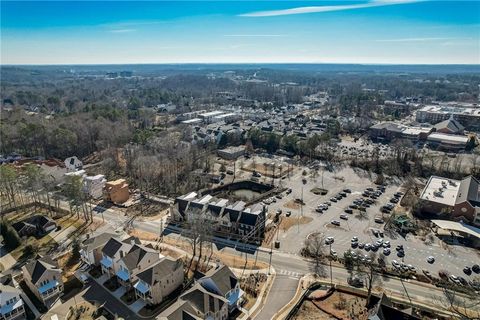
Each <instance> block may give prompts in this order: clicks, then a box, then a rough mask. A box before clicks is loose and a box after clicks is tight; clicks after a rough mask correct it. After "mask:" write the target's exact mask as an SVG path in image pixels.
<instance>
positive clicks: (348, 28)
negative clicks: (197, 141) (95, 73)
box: [0, 0, 480, 65]
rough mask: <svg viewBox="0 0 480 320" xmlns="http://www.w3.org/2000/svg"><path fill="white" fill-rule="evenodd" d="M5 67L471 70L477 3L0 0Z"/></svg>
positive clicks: (476, 45)
mask: <svg viewBox="0 0 480 320" xmlns="http://www.w3.org/2000/svg"><path fill="white" fill-rule="evenodd" d="M0 4H1V22H0V23H1V29H0V32H1V34H0V44H1V58H0V62H1V64H2V65H5V64H123V63H128V64H131V63H361V64H480V0H470V1H461V0H458V1H432V0H423V1H422V0H361V1H339V0H337V1H283V0H278V1H263V0H257V1H231V0H224V1H216V2H212V1H201V0H197V1H145V2H139V1H135V2H130V1H51V2H43V1H4V0H1V3H0Z"/></svg>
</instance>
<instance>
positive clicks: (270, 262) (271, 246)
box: [268, 243, 273, 275]
mask: <svg viewBox="0 0 480 320" xmlns="http://www.w3.org/2000/svg"><path fill="white" fill-rule="evenodd" d="M272 255H273V243H272V244H271V245H270V259H269V261H268V275H270V274H271V267H272Z"/></svg>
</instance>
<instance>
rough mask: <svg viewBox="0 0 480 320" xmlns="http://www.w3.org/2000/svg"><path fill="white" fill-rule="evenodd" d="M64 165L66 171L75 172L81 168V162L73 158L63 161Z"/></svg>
mask: <svg viewBox="0 0 480 320" xmlns="http://www.w3.org/2000/svg"><path fill="white" fill-rule="evenodd" d="M64 163H65V168H67V170H68V171H77V170H81V169H82V168H83V162H82V161H80V160H79V159H78V158H77V157H75V156H73V157H69V158H67V159H65V161H64Z"/></svg>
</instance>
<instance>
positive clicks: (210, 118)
mask: <svg viewBox="0 0 480 320" xmlns="http://www.w3.org/2000/svg"><path fill="white" fill-rule="evenodd" d="M221 114H224V112H223V111H210V112H205V113H201V114H199V115H198V117H199V118H200V119H202V120H203V122H205V123H212V122H217V121H220V120H219V118H218V117H217V116H219V115H221ZM216 117H217V118H216Z"/></svg>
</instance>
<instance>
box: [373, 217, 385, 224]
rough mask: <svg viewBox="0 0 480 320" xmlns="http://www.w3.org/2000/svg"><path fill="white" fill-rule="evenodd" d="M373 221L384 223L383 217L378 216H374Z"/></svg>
mask: <svg viewBox="0 0 480 320" xmlns="http://www.w3.org/2000/svg"><path fill="white" fill-rule="evenodd" d="M374 221H375V222H376V223H384V221H383V219H382V218H378V217H377V218H375V219H374Z"/></svg>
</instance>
